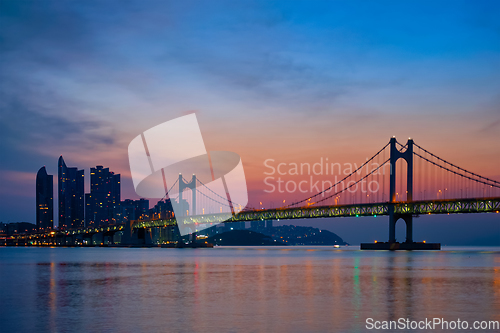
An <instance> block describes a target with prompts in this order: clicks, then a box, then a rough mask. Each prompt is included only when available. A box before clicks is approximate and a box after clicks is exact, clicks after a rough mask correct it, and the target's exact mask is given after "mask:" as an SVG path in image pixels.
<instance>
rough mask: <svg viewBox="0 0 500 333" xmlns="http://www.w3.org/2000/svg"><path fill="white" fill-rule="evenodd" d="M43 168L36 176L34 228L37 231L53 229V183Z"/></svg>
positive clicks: (50, 176)
mask: <svg viewBox="0 0 500 333" xmlns="http://www.w3.org/2000/svg"><path fill="white" fill-rule="evenodd" d="M53 181H54V180H53V177H52V175H48V174H47V171H46V170H45V166H43V167H41V168H40V170H38V172H37V174H36V228H37V229H38V230H39V231H44V230H49V229H52V228H53V227H54V185H53V184H54V183H53Z"/></svg>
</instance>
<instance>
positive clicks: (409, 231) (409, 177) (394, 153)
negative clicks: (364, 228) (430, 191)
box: [389, 137, 413, 243]
mask: <svg viewBox="0 0 500 333" xmlns="http://www.w3.org/2000/svg"><path fill="white" fill-rule="evenodd" d="M390 152H391V156H390V171H391V174H390V184H389V195H390V198H389V199H390V201H389V202H390V204H389V243H395V242H396V222H397V221H398V220H399V219H403V220H404V221H405V223H406V243H413V216H412V214H394V204H395V203H396V202H397V201H396V200H397V198H396V194H397V193H396V178H397V177H396V170H397V169H396V162H397V161H398V160H399V159H400V158H402V159H404V160H405V161H406V168H407V169H406V201H407V202H411V201H413V140H412V139H408V141H407V142H406V150H405V151H404V152H402V151H400V150H398V148H397V147H396V138H395V137H392V138H391V141H390Z"/></svg>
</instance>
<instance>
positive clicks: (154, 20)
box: [0, 0, 500, 245]
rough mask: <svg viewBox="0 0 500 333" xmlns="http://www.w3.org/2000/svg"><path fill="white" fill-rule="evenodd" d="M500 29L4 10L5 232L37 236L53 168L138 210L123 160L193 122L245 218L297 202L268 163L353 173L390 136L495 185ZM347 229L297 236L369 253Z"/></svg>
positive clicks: (149, 9)
mask: <svg viewBox="0 0 500 333" xmlns="http://www.w3.org/2000/svg"><path fill="white" fill-rule="evenodd" d="M499 14H500V3H499V2H498V1H476V2H472V1H376V2H375V1H238V2H235V1H105V2H102V1H50V0H47V1H25V0H23V1H12V0H3V1H1V2H0V136H1V140H0V154H1V155H0V156H2V157H1V159H0V163H1V164H0V184H1V186H0V221H3V222H14V221H28V222H35V176H36V172H37V171H38V169H39V168H40V167H41V166H44V165H45V166H46V168H47V171H48V173H49V174H53V175H57V159H58V157H59V156H60V155H63V156H64V159H65V161H66V164H67V165H68V166H77V167H79V168H80V169H82V168H84V169H85V173H86V179H87V180H86V182H87V184H86V191H87V192H88V191H89V184H88V182H89V180H88V179H89V168H90V167H94V166H95V165H104V166H105V167H109V168H110V169H111V170H112V171H115V172H116V173H120V174H121V175H122V198H133V199H136V198H138V197H137V195H136V194H135V192H134V189H133V185H132V182H131V180H130V169H129V165H128V155H127V147H128V144H129V143H130V141H132V139H133V138H135V137H136V136H137V135H139V134H140V133H142V132H144V131H145V130H147V129H149V128H151V127H153V126H156V125H158V124H160V123H163V122H166V121H168V120H171V119H174V118H177V117H180V116H182V115H185V114H189V113H193V112H195V113H196V115H197V118H198V122H199V124H200V128H201V131H202V133H203V138H204V141H205V145H206V148H207V150H228V151H233V152H236V153H238V154H239V155H240V156H241V159H242V161H243V166H244V169H245V175H246V178H247V185H248V189H249V196H250V203H251V204H255V203H257V202H262V201H264V204H266V203H267V205H270V204H271V202H279V201H281V200H282V199H283V200H293V199H294V198H295V197H296V196H297V194H286V195H282V194H279V195H278V194H267V193H265V192H264V191H263V190H264V188H265V187H264V182H263V180H264V178H265V174H264V172H266V168H265V166H264V161H265V160H266V159H273V160H275V161H276V163H278V162H283V163H290V162H296V163H302V162H310V163H314V162H317V161H318V160H320V159H321V158H329V160H330V161H338V162H342V163H343V162H348V163H358V164H359V163H362V162H364V161H365V160H366V158H368V157H370V156H372V155H373V154H374V153H375V152H376V151H377V150H378V149H380V148H381V147H383V146H384V145H385V144H386V143H387V142H388V140H389V139H390V137H392V136H393V135H395V136H396V137H397V138H398V140H399V141H401V142H405V141H406V138H408V137H412V138H413V139H414V140H415V142H416V143H418V144H419V145H421V146H422V147H425V148H426V149H428V150H430V151H432V152H433V153H435V154H436V155H438V156H441V157H443V158H445V159H447V160H450V161H452V162H454V163H455V164H457V165H460V166H462V167H464V168H465V169H468V170H471V171H474V172H476V173H478V174H481V175H483V176H486V177H489V178H493V179H496V180H499V181H500V168H499V165H500V144H499V142H500V23H499V21H498V16H499ZM55 178H56V177H55ZM54 188H57V184H54ZM300 198H302V195H300ZM54 202H57V201H56V198H55V201H54ZM424 219H426V218H422V219H421V220H424ZM451 219H453V220H451ZM344 220H345V219H343V221H342V223H340V222H338V224H336V223H337V222H335V221H332V220H324V221H318V222H314V221H307V222H304V223H309V224H311V223H312V224H311V225H314V223H317V224H316V225H321V227H324V228H327V229H329V230H332V231H334V232H335V231H338V230H340V231H338V233H339V235H340V236H343V234H342V233H344V235H349V236H348V238H349V239H347V240H348V241H351V242H359V241H363V240H365V241H371V240H372V239H373V237H375V236H373V235H374V231H373V230H372V229H373V228H372V227H371V226H372V225H373V224H372V222H371V221H368V220H366V219H360V221H362V222H349V223H347V222H346V223H347V224H345V225H344V224H343V223H344ZM434 220H436V223H435V224H434V223H430V222H429V221H430V218H429V219H427V220H426V221H425V223H422V224H421V225H422V227H421V229H418V226H416V227H415V228H416V234H417V233H418V232H421V231H426V232H427V233H428V234H429V233H434V232H435V233H436V235H441V236H442V237H448V238H446V239H448V240H449V242H450V244H454V243H463V242H465V240H466V239H467V242H472V243H482V242H487V243H488V244H490V243H491V244H497V245H500V223H499V222H500V219H499V217H498V216H492V215H487V216H484V215H471V216H461V217H459V218H458V217H448V216H446V217H444V216H443V217H439V218H437V219H433V220H432V221H434ZM450 221H454V222H450ZM360 223H361V224H360ZM450 223H454V224H453V225H454V226H456V227H455V228H454V229H455V230H454V231H453V233H451V236H450V235H448V232H447V231H448V230H449V225H450ZM471 223H474V226H475V231H474V233H473V236H471V232H470V230H469V229H470V225H471ZM376 230H377V232H379V233H380V232H382V233H384V235H385V233H386V232H387V229H386V226H385V224H383V223H382V224H381V226H380V227H377V229H376ZM418 230H420V231H418ZM476 231H477V232H476ZM422 234H424V232H422ZM377 235H378V234H377ZM379 237H381V236H379ZM436 238H437V237H436ZM485 239H487V241H485Z"/></svg>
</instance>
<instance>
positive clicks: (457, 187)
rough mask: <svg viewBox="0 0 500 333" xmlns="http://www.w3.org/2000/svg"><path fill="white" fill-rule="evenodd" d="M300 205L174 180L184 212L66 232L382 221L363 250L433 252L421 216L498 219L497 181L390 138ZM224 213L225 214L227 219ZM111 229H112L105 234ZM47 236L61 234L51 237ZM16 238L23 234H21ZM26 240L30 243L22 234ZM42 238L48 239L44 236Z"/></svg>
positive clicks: (499, 191) (195, 181)
mask: <svg viewBox="0 0 500 333" xmlns="http://www.w3.org/2000/svg"><path fill="white" fill-rule="evenodd" d="M329 184H331V185H330V186H328V187H326V188H325V189H323V190H322V191H319V192H318V193H314V194H312V195H309V196H307V197H304V198H302V199H301V200H297V201H294V202H292V203H290V204H287V205H283V206H282V207H279V208H272V209H270V208H267V209H265V208H262V207H260V208H249V207H242V206H241V205H239V204H238V203H237V202H232V201H231V200H229V199H228V198H227V197H224V196H223V195H221V194H220V193H216V192H214V191H213V190H212V189H211V188H210V187H208V186H207V185H206V184H204V183H203V182H202V181H200V180H199V179H197V178H196V175H193V176H192V178H191V180H190V181H187V180H186V179H185V178H184V177H183V176H182V175H179V178H178V179H177V181H176V182H175V183H174V184H172V185H171V187H170V190H169V191H167V194H166V196H167V195H168V193H170V192H171V190H172V189H173V188H174V187H175V186H178V189H179V190H178V196H177V198H170V200H171V201H173V202H176V203H177V204H179V205H183V207H184V209H183V210H182V211H185V214H182V216H180V215H179V216H175V217H174V216H170V218H163V219H161V218H153V219H148V220H139V221H134V222H133V223H131V224H127V225H119V226H111V227H103V228H95V229H89V228H87V229H81V230H72V231H65V232H64V233H65V235H64V234H63V236H69V237H72V235H78V234H87V235H88V234H92V233H102V234H105V233H106V232H108V233H113V232H117V231H122V230H123V231H124V232H125V233H129V232H131V233H134V231H138V230H139V231H141V232H142V233H144V232H145V230H151V229H154V228H162V227H172V226H175V225H176V223H177V220H178V219H180V218H182V219H183V223H186V224H189V225H192V226H193V232H196V231H198V230H201V229H204V228H206V227H209V226H211V225H215V224H217V222H219V221H220V220H221V216H220V215H224V216H226V218H225V219H226V220H225V221H224V222H225V223H233V222H247V221H258V220H278V219H279V220H292V219H315V218H336V217H360V216H373V217H377V216H388V227H389V228H388V229H389V232H388V241H387V242H379V243H365V244H362V245H361V248H362V249H363V248H364V249H392V250H395V249H439V248H440V245H439V244H428V243H427V244H425V242H421V243H419V242H415V241H414V239H413V222H414V218H415V217H418V216H420V215H427V214H470V213H499V211H500V182H499V181H496V180H494V179H491V178H487V177H484V176H481V175H479V174H477V173H474V172H471V171H469V170H466V169H464V168H462V167H459V166H457V165H456V164H453V163H451V162H449V161H448V160H445V159H443V158H441V157H439V156H437V155H435V154H433V153H431V152H430V151H429V150H426V149H425V148H423V147H421V146H419V145H418V144H416V143H415V142H414V141H413V140H412V139H408V141H407V142H406V144H404V145H403V144H401V143H400V142H398V141H397V140H396V138H395V137H393V138H391V139H390V141H389V142H388V143H387V144H386V145H385V146H384V147H382V148H381V149H380V150H379V151H378V152H377V153H375V154H374V155H373V156H372V157H371V158H369V159H367V160H366V161H365V162H364V163H363V164H361V165H360V166H359V167H357V168H356V169H355V170H353V171H352V172H350V173H349V174H347V175H345V176H344V177H343V178H342V179H340V180H336V181H335V182H329ZM228 212H229V214H230V215H228ZM399 220H402V221H404V222H405V225H406V239H405V240H404V241H402V242H398V241H397V240H396V223H397V222H398V221H399ZM110 228H111V229H110ZM52 233H56V236H57V233H60V232H54V231H52ZM20 237H21V236H20ZM25 237H28V236H26V235H25ZM44 237H46V235H44Z"/></svg>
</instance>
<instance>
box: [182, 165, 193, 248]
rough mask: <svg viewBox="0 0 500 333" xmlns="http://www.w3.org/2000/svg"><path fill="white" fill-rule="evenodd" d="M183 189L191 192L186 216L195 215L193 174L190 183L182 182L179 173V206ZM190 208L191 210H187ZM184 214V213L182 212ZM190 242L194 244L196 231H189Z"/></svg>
mask: <svg viewBox="0 0 500 333" xmlns="http://www.w3.org/2000/svg"><path fill="white" fill-rule="evenodd" d="M185 189H190V190H191V192H192V197H191V207H189V206H188V209H187V211H186V216H188V215H196V175H195V174H194V173H193V176H192V177H191V181H189V182H187V181H185V180H184V177H182V174H181V173H179V204H181V202H182V200H183V199H182V192H183V191H184V190H185ZM189 208H191V210H189ZM183 213H184V212H183ZM191 231H192V233H191V236H190V237H191V241H192V242H193V243H194V242H196V232H195V231H196V230H191Z"/></svg>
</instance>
